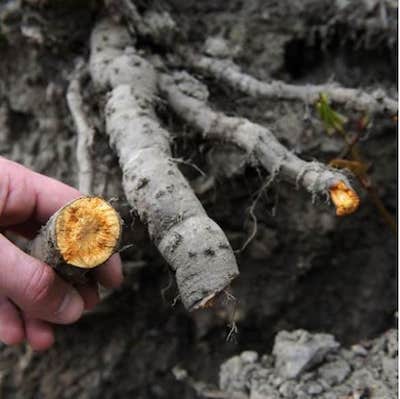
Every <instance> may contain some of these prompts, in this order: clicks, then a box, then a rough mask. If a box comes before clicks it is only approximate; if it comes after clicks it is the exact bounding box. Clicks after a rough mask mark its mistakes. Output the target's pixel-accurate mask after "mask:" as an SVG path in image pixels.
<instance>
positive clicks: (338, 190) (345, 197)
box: [329, 181, 360, 216]
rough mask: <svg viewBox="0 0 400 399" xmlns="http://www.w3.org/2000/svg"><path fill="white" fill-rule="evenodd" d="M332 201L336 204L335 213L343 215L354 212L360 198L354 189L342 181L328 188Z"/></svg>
mask: <svg viewBox="0 0 400 399" xmlns="http://www.w3.org/2000/svg"><path fill="white" fill-rule="evenodd" d="M329 192H330V194H331V198H332V202H333V203H334V204H335V206H336V215H338V216H344V215H350V214H351V213H353V212H355V211H356V210H357V208H358V206H359V205H360V199H359V198H358V195H357V193H356V192H355V191H353V190H352V189H351V188H349V187H347V186H346V184H345V183H344V182H342V181H340V182H339V183H337V184H335V185H334V186H332V187H331V188H330V189H329Z"/></svg>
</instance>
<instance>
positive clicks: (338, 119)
mask: <svg viewBox="0 0 400 399" xmlns="http://www.w3.org/2000/svg"><path fill="white" fill-rule="evenodd" d="M315 108H316V109H317V112H318V114H319V117H320V118H321V120H322V123H323V124H324V128H325V131H326V133H327V134H329V135H333V134H334V133H335V132H337V133H341V134H345V129H344V124H345V123H346V122H347V118H346V117H345V116H343V115H341V114H339V112H336V111H335V110H334V109H333V108H332V107H331V106H330V104H329V100H328V96H327V95H326V94H325V93H320V95H319V99H318V101H317V103H316V104H315Z"/></svg>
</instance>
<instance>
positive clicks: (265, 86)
mask: <svg viewBox="0 0 400 399" xmlns="http://www.w3.org/2000/svg"><path fill="white" fill-rule="evenodd" d="M112 4H114V6H115V7H117V8H118V9H119V10H120V12H121V13H122V15H123V16H124V17H125V19H126V20H127V22H128V24H130V25H131V26H132V30H134V31H135V32H136V33H137V34H138V35H140V36H146V37H151V39H152V40H153V41H154V43H156V44H157V45H161V46H163V47H165V48H167V49H169V50H173V51H175V52H178V53H179V54H180V56H181V58H182V60H183V63H184V64H186V65H187V66H188V67H189V68H192V69H194V70H196V71H197V72H200V73H202V74H205V75H208V76H212V77H214V78H216V79H217V80H220V81H222V82H224V83H226V84H227V85H229V86H230V87H232V88H233V89H235V90H238V91H241V92H243V93H245V94H247V95H249V96H251V97H255V98H270V99H283V100H290V101H303V102H305V103H307V104H314V103H315V101H317V100H318V97H319V94H320V93H326V94H327V95H328V97H329V99H330V100H332V101H333V102H335V103H337V104H341V105H343V106H345V107H348V108H350V109H353V110H356V111H360V112H367V113H370V114H382V113H389V114H392V115H395V114H397V111H398V104H397V100H394V99H392V98H390V97H388V96H387V95H386V94H385V92H384V91H383V90H377V91H375V92H374V93H371V94H370V93H367V92H365V91H363V90H360V89H353V88H345V87H340V86H337V85H334V84H322V85H293V84H288V83H285V82H282V81H278V80H274V81H271V82H263V81H260V80H258V79H256V78H254V77H252V76H250V75H248V74H245V73H243V72H241V71H240V68H239V66H238V65H236V64H235V63H234V62H233V61H231V60H229V59H217V58H212V57H207V56H204V55H202V54H196V53H194V52H193V51H192V50H191V49H189V48H187V47H182V46H177V45H176V40H177V29H176V23H175V22H174V20H173V19H172V18H171V16H170V15H169V14H168V13H167V12H164V13H162V14H158V15H157V13H154V12H153V13H147V14H145V15H143V16H141V15H140V14H139V12H138V10H137V8H136V6H135V5H134V3H133V2H131V1H129V0H117V1H116V2H115V3H112ZM174 39H175V40H174Z"/></svg>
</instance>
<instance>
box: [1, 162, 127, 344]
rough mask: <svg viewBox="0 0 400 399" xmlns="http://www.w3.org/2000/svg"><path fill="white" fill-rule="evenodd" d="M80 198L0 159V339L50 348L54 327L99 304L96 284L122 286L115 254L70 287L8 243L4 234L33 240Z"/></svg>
mask: <svg viewBox="0 0 400 399" xmlns="http://www.w3.org/2000/svg"><path fill="white" fill-rule="evenodd" d="M80 195H81V194H80V193H79V191H77V190H76V189H74V188H72V187H70V186H67V185H66V184H63V183H61V182H59V181H57V180H54V179H51V178H49V177H46V176H43V175H40V174H38V173H35V172H33V171H31V170H29V169H27V168H25V167H23V166H21V165H19V164H17V163H15V162H11V161H9V160H7V159H5V158H2V157H0V341H1V342H3V343H5V344H7V345H17V344H20V343H22V342H24V341H26V342H28V343H29V345H30V346H31V347H32V349H33V350H36V351H41V350H46V349H48V348H50V347H51V346H52V345H53V343H54V327H55V326H56V325H58V324H71V323H74V322H76V321H77V320H78V319H79V318H80V317H81V316H82V314H83V312H84V310H88V309H92V308H93V307H94V306H96V304H97V303H98V302H99V295H98V283H99V284H101V285H102V286H104V287H107V288H116V287H118V286H119V285H120V284H121V283H122V267H121V260H120V257H119V255H113V256H112V257H111V258H110V259H109V260H108V261H107V262H106V263H105V264H104V265H102V266H100V267H98V268H96V269H95V270H94V271H93V272H92V275H93V281H92V282H91V283H88V284H86V285H82V286H79V287H73V286H72V285H71V284H69V283H67V282H66V281H64V280H63V279H61V278H60V277H59V276H58V275H57V274H56V273H55V272H54V270H53V269H52V268H51V267H50V266H49V265H47V264H45V263H43V262H41V261H39V260H37V259H35V258H32V257H31V256H29V255H28V254H26V253H25V252H23V251H22V250H21V249H19V248H18V247H16V246H15V245H14V244H13V243H11V242H10V241H9V240H8V239H7V238H6V237H5V235H4V234H2V233H5V232H6V231H12V232H15V233H18V234H20V235H22V236H25V237H27V238H33V236H34V235H35V234H36V232H37V230H38V229H39V228H40V226H42V225H43V224H45V223H46V221H47V220H48V219H49V217H50V216H51V215H52V214H53V213H54V212H56V211H57V210H58V209H59V208H61V207H62V206H63V205H65V204H66V203H67V202H70V201H71V200H73V199H74V198H77V197H79V196H80Z"/></svg>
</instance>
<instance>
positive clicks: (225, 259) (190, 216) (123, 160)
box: [90, 21, 238, 310]
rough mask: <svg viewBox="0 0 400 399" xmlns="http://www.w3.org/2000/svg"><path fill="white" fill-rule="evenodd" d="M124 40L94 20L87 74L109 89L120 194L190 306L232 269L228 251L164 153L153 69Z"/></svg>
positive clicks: (222, 284)
mask: <svg viewBox="0 0 400 399" xmlns="http://www.w3.org/2000/svg"><path fill="white" fill-rule="evenodd" d="M127 46H128V43H127V32H126V30H125V29H124V28H122V27H120V26H118V25H115V24H113V23H112V22H109V21H102V22H100V23H99V24H98V25H97V26H96V28H95V29H94V31H93V33H92V38H91V58H90V69H91V76H92V79H93V82H94V84H95V85H96V86H97V87H98V88H99V89H100V90H103V91H104V90H107V89H111V90H110V92H109V94H108V96H107V102H106V107H105V115H106V132H107V134H108V135H109V137H110V142H111V144H112V146H113V147H114V148H115V149H116V152H117V154H118V157H119V162H120V165H121V168H122V171H123V187H124V191H125V194H126V197H127V199H128V201H129V203H130V205H131V206H132V207H133V208H134V209H135V210H136V212H137V213H138V214H139V216H140V218H141V220H142V221H143V222H144V223H146V224H147V226H148V230H149V234H150V237H151V239H152V240H153V242H154V243H155V245H156V246H157V248H158V249H159V251H160V252H161V254H162V255H163V257H164V258H165V259H166V261H167V262H168V263H169V265H170V266H171V268H172V269H173V270H174V271H175V273H176V279H177V284H178V289H179V293H180V297H181V300H182V302H183V304H184V305H185V307H186V308H187V309H189V310H191V309H195V308H197V307H202V306H203V305H206V303H207V302H208V301H209V300H210V299H212V298H213V297H214V296H215V295H216V294H218V293H219V292H221V291H223V290H224V289H225V288H226V287H227V286H229V284H230V282H231V281H232V279H234V278H235V277H236V276H237V275H238V268H237V264H236V260H235V256H234V254H233V251H232V249H231V247H230V245H229V242H228V240H227V238H226V237H225V235H224V233H223V231H222V230H221V229H220V227H219V226H218V225H216V223H215V222H213V221H212V220H211V219H210V218H209V217H208V216H207V214H206V212H205V210H204V208H203V207H202V205H201V203H200V201H199V200H198V199H197V197H196V196H195V195H194V193H193V191H192V189H191V188H190V186H189V184H188V183H187V181H186V179H185V178H184V176H183V175H182V173H181V172H180V171H179V169H178V167H177V166H176V163H175V162H174V161H173V160H172V159H171V158H172V155H171V150H170V146H169V140H170V137H169V133H168V132H167V131H166V130H165V129H163V128H162V127H161V126H160V124H159V122H158V119H157V116H156V114H155V111H154V99H155V97H156V94H157V74H156V72H155V70H154V68H153V67H152V65H151V64H150V63H148V62H147V61H146V60H145V59H143V58H142V57H140V56H139V55H138V54H137V53H136V51H135V49H134V48H132V47H131V48H129V47H127Z"/></svg>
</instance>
